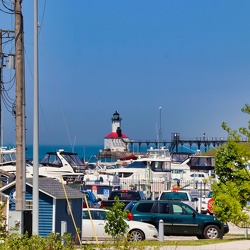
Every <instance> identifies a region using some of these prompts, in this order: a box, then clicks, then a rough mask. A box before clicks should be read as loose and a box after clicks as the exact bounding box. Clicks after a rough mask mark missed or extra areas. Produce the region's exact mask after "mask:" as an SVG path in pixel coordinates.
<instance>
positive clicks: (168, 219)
mask: <svg viewBox="0 0 250 250" xmlns="http://www.w3.org/2000/svg"><path fill="white" fill-rule="evenodd" d="M125 210H127V211H128V219H130V220H136V221H143V222H147V223H150V224H152V225H154V226H155V227H156V228H157V229H158V228H159V221H160V220H163V223H164V235H165V236H167V235H173V236H197V238H198V239H215V238H220V237H223V235H224V234H226V233H228V232H229V227H228V224H225V225H224V224H223V223H222V222H220V221H219V220H216V219H215V218H214V217H213V216H210V215H204V214H200V213H198V212H197V211H196V210H195V209H193V208H192V207H190V206H189V205H187V204H185V203H183V202H178V201H163V200H161V201H160V200H158V201H138V202H131V203H130V204H128V205H127V206H126V207H125Z"/></svg>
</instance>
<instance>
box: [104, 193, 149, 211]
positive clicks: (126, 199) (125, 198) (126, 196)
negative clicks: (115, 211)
mask: <svg viewBox="0 0 250 250" xmlns="http://www.w3.org/2000/svg"><path fill="white" fill-rule="evenodd" d="M115 197H118V198H119V201H120V202H122V203H124V207H125V206H126V205H127V204H129V203H130V202H131V201H134V200H137V201H139V200H146V197H145V195H144V193H143V192H142V191H140V190H114V191H112V192H111V193H110V195H109V197H108V200H103V201H102V202H101V208H110V207H112V206H113V204H114V202H115Z"/></svg>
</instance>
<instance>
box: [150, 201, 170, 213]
mask: <svg viewBox="0 0 250 250" xmlns="http://www.w3.org/2000/svg"><path fill="white" fill-rule="evenodd" d="M153 213H159V214H169V203H158V204H156V206H155V207H154V210H153Z"/></svg>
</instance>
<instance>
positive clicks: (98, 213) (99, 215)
mask: <svg viewBox="0 0 250 250" xmlns="http://www.w3.org/2000/svg"><path fill="white" fill-rule="evenodd" d="M96 220H106V212H105V211H96Z"/></svg>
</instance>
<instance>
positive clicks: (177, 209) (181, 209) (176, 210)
mask: <svg viewBox="0 0 250 250" xmlns="http://www.w3.org/2000/svg"><path fill="white" fill-rule="evenodd" d="M193 212H194V211H193V210H192V209H191V208H190V207H188V206H186V205H185V204H181V205H180V204H173V214H174V215H192V214H193Z"/></svg>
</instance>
